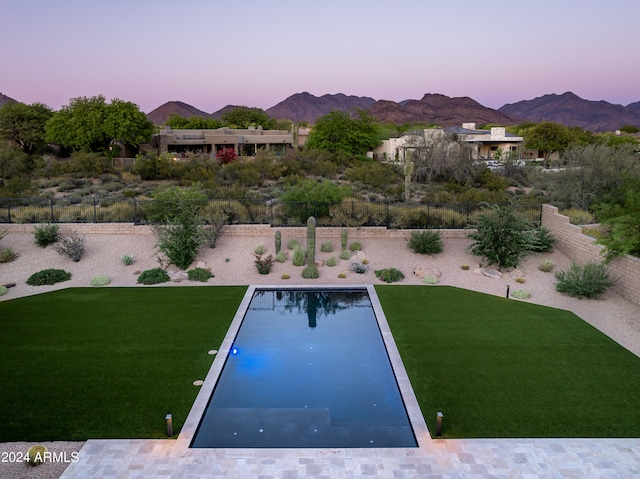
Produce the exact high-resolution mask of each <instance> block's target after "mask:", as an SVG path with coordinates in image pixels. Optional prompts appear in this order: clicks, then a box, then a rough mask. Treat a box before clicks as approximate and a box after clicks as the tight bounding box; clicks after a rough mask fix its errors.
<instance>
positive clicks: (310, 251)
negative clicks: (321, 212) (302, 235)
mask: <svg viewBox="0 0 640 479" xmlns="http://www.w3.org/2000/svg"><path fill="white" fill-rule="evenodd" d="M315 262H316V219H315V218H314V217H313V216H309V219H308V220H307V264H315Z"/></svg>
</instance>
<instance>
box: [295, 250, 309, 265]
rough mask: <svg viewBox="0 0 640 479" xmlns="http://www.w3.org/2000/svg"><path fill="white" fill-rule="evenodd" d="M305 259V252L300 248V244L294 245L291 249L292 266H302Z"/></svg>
mask: <svg viewBox="0 0 640 479" xmlns="http://www.w3.org/2000/svg"><path fill="white" fill-rule="evenodd" d="M306 259H307V253H306V252H305V251H304V250H303V249H302V248H300V246H298V247H296V248H295V249H294V250H293V257H292V261H293V265H294V266H304V263H305V261H306Z"/></svg>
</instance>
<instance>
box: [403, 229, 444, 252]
mask: <svg viewBox="0 0 640 479" xmlns="http://www.w3.org/2000/svg"><path fill="white" fill-rule="evenodd" d="M407 246H409V248H411V249H412V250H413V252H414V253H418V254H430V255H434V254H438V253H442V249H443V247H444V246H443V244H442V239H441V238H440V232H439V231H435V230H423V231H414V232H413V233H411V237H410V238H409V239H408V240H407Z"/></svg>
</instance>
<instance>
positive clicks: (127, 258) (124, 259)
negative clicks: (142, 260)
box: [120, 254, 136, 266]
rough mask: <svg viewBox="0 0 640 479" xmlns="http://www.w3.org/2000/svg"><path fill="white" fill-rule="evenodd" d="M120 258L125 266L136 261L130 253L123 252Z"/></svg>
mask: <svg viewBox="0 0 640 479" xmlns="http://www.w3.org/2000/svg"><path fill="white" fill-rule="evenodd" d="M120 260H121V261H122V264H124V265H125V266H131V265H132V264H133V263H135V261H136V260H135V258H134V257H133V256H131V255H130V254H125V255H124V256H123V257H122V258H120Z"/></svg>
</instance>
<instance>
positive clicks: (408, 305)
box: [376, 285, 640, 438]
mask: <svg viewBox="0 0 640 479" xmlns="http://www.w3.org/2000/svg"><path fill="white" fill-rule="evenodd" d="M376 291H377V292H378V295H379V297H380V301H381V302H382V306H383V309H384V311H385V315H386V316H387V319H388V321H389V324H390V327H391V330H392V332H393V335H394V338H395V341H396V343H397V345H398V348H399V350H400V354H401V356H402V359H403V362H404V365H405V368H406V369H407V373H408V374H409V377H410V379H411V384H412V386H413V389H414V391H415V393H416V396H417V398H418V402H419V403H420V407H421V409H422V412H423V415H424V417H425V419H426V421H427V424H428V426H429V429H430V431H431V433H432V434H434V432H435V418H436V412H437V411H442V412H443V414H444V420H443V437H445V438H461V437H640V358H638V357H637V356H635V355H634V354H632V353H630V352H629V351H627V350H626V349H624V348H623V347H621V346H619V345H618V344H617V343H616V342H614V341H613V340H611V339H610V338H608V337H607V336H605V335H603V334H602V333H600V332H599V331H598V330H596V329H595V328H593V327H592V326H590V325H589V324H587V323H585V322H584V321H582V320H581V319H580V318H578V317H577V316H575V315H574V314H572V313H570V312H567V311H562V310H557V309H552V308H547V307H544V306H538V305H533V304H528V303H524V302H519V301H515V300H508V299H504V298H499V297H495V296H488V295H484V294H480V293H475V292H471V291H466V290H460V289H456V288H452V287H424V286H398V285H380V286H376Z"/></svg>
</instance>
